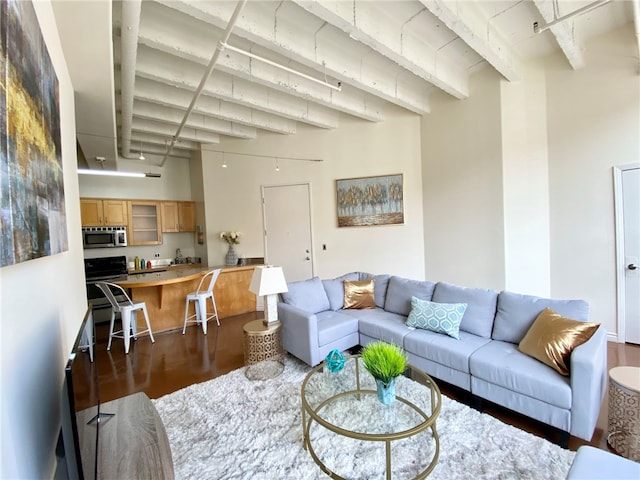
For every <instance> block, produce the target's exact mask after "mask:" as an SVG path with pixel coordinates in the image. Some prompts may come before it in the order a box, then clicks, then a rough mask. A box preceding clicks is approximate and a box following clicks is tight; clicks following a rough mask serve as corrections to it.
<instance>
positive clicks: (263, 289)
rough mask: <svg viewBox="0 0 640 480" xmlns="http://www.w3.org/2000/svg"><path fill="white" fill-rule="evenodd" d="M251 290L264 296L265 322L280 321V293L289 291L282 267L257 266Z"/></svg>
mask: <svg viewBox="0 0 640 480" xmlns="http://www.w3.org/2000/svg"><path fill="white" fill-rule="evenodd" d="M249 291H250V292H253V293H255V294H256V295H258V296H259V297H262V296H264V324H265V325H269V324H271V323H275V322H277V321H278V298H277V297H278V294H279V293H283V292H288V291H289V289H288V288H287V281H286V280H285V279H284V272H283V271H282V267H274V266H272V265H267V266H264V267H256V269H255V270H254V271H253V277H252V278H251V285H250V286H249Z"/></svg>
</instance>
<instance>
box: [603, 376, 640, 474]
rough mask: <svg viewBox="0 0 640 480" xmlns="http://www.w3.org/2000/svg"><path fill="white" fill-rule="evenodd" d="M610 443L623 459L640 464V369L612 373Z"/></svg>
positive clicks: (608, 439) (610, 388)
mask: <svg viewBox="0 0 640 480" xmlns="http://www.w3.org/2000/svg"><path fill="white" fill-rule="evenodd" d="M607 442H608V443H609V445H610V446H611V448H613V449H614V450H615V451H616V452H617V453H618V454H620V455H621V456H623V457H626V458H629V459H631V460H634V461H636V462H639V461H640V367H615V368H612V369H611V370H609V425H608V435H607Z"/></svg>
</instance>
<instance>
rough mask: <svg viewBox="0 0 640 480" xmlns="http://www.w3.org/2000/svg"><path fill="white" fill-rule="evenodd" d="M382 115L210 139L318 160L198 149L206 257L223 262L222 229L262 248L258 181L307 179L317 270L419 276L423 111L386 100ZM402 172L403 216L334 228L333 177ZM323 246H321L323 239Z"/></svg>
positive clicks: (254, 250) (248, 246)
mask: <svg viewBox="0 0 640 480" xmlns="http://www.w3.org/2000/svg"><path fill="white" fill-rule="evenodd" d="M385 114H386V120H385V121H384V122H383V123H380V124H375V123H370V122H365V121H361V120H358V119H354V118H352V117H347V116H343V117H342V118H341V119H340V127H339V128H338V129H336V130H318V129H315V128H309V127H305V126H304V125H302V124H299V125H298V132H297V134H296V135H294V136H291V137H288V136H283V135H277V134H266V133H265V134H263V135H261V136H260V137H259V138H258V139H257V140H255V141H252V142H246V141H240V140H227V141H224V142H222V143H221V144H220V145H219V146H216V147H211V148H212V149H215V150H224V151H225V152H241V153H252V154H260V155H270V156H278V155H279V156H288V157H297V158H316V159H322V160H323V161H322V162H302V161H295V160H280V161H279V163H280V171H279V172H276V171H275V159H274V158H256V157H247V156H239V155H235V156H234V155H232V154H230V153H226V154H225V159H226V161H227V164H228V165H229V167H228V168H226V169H223V168H221V164H222V155H221V154H220V153H215V152H211V151H206V150H204V151H203V152H202V160H203V161H202V163H203V165H202V168H203V178H204V184H205V188H204V192H205V193H204V195H205V205H206V217H207V218H206V224H207V232H206V233H207V235H206V237H207V243H208V247H209V248H208V249H209V264H210V265H215V264H222V263H224V261H223V258H224V254H225V252H226V244H224V242H222V241H221V240H220V239H219V237H218V236H219V234H220V232H221V231H225V230H239V231H241V232H243V233H244V236H243V238H242V239H241V243H240V245H239V246H238V247H237V248H236V250H237V251H238V253H239V254H241V255H245V256H247V257H252V256H258V257H261V256H264V245H263V235H262V207H261V201H260V187H261V186H262V185H282V184H287V183H293V182H310V183H311V195H312V199H311V202H312V221H313V226H312V228H313V235H314V239H313V240H314V242H313V249H314V258H315V274H316V275H318V276H320V277H322V278H328V277H332V276H337V275H341V274H343V273H346V272H349V271H352V270H363V271H368V272H372V273H392V274H396V275H403V276H407V277H411V278H424V248H423V225H422V184H421V164H420V118H419V117H418V116H417V115H414V114H411V113H408V112H405V111H402V110H400V109H396V108H392V107H390V108H389V110H388V111H387V112H385ZM396 173H402V174H403V175H404V208H405V224H404V225H396V226H375V227H351V228H344V227H343V228H338V227H337V217H336V193H335V181H336V180H337V179H341V178H352V177H362V176H370V175H386V174H396ZM323 244H326V245H327V250H326V251H323V250H322V245H323Z"/></svg>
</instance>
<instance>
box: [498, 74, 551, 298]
mask: <svg viewBox="0 0 640 480" xmlns="http://www.w3.org/2000/svg"><path fill="white" fill-rule="evenodd" d="M546 99H547V98H546V86H545V77H544V70H543V69H542V68H541V67H540V66H539V65H531V66H529V67H528V68H527V69H526V70H525V74H524V78H523V79H522V80H521V81H519V82H507V81H505V80H502V81H501V82H500V101H501V104H500V111H501V116H502V119H501V125H502V135H501V140H502V188H503V193H504V198H503V208H504V235H505V238H504V248H505V252H504V257H505V266H504V268H505V284H504V288H505V289H506V290H511V291H515V292H522V293H527V294H531V295H539V296H545V297H547V296H549V295H550V293H551V278H550V276H551V274H550V263H549V261H550V248H551V246H550V237H549V168H548V146H547V108H546V106H547V102H546Z"/></svg>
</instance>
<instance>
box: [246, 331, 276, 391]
mask: <svg viewBox="0 0 640 480" xmlns="http://www.w3.org/2000/svg"><path fill="white" fill-rule="evenodd" d="M280 328H281V323H280V322H273V323H270V324H268V325H265V323H264V321H262V320H254V321H252V322H249V323H247V324H245V326H244V327H243V329H244V364H245V367H246V368H245V371H244V374H245V375H246V377H247V378H248V379H249V380H269V379H270V378H274V377H277V376H278V375H280V374H281V373H282V372H283V371H284V351H283V350H282V340H281V337H280Z"/></svg>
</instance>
